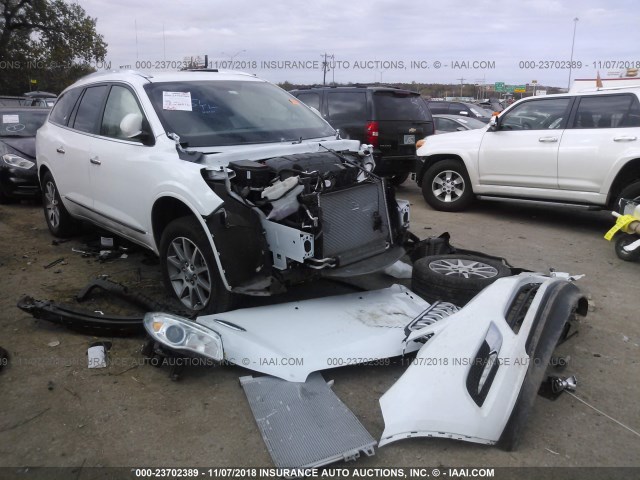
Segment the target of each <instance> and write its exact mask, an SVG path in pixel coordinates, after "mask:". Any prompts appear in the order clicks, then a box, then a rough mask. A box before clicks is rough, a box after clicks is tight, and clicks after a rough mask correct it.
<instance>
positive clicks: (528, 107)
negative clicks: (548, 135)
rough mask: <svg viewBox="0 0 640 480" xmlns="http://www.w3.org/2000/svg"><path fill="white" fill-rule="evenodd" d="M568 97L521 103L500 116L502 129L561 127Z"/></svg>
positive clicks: (565, 115) (564, 117)
mask: <svg viewBox="0 0 640 480" xmlns="http://www.w3.org/2000/svg"><path fill="white" fill-rule="evenodd" d="M570 101H571V99H570V98H549V99H546V100H533V101H528V102H524V103H521V104H519V105H517V106H516V107H514V108H512V109H511V110H509V111H508V112H507V113H505V114H503V115H502V116H501V117H500V125H501V128H502V129H503V130H545V129H557V128H562V125H563V124H564V123H565V120H566V117H567V107H568V106H569V102H570Z"/></svg>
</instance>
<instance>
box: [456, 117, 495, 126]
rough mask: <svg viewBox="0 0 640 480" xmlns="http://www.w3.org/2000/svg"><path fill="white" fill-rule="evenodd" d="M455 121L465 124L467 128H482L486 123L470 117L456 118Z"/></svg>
mask: <svg viewBox="0 0 640 480" xmlns="http://www.w3.org/2000/svg"><path fill="white" fill-rule="evenodd" d="M456 121H458V122H460V123H462V124H463V125H466V126H467V127H469V128H484V127H486V126H487V124H486V123H484V122H481V121H480V120H478V119H477V118H471V117H464V118H458V119H456Z"/></svg>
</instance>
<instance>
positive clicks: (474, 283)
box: [411, 254, 511, 307]
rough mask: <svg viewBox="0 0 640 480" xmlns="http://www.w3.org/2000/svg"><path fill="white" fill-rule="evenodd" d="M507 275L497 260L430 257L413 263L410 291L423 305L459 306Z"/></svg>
mask: <svg viewBox="0 0 640 480" xmlns="http://www.w3.org/2000/svg"><path fill="white" fill-rule="evenodd" d="M509 275H511V270H510V269H509V267H507V266H506V265H504V264H503V263H502V262H500V261H498V260H493V259H489V258H483V257H479V256H475V255H456V254H452V255H432V256H429V257H423V258H421V259H419V260H417V261H416V262H415V263H414V264H413V275H412V278H411V289H412V290H413V291H414V292H415V293H416V294H418V295H420V296H421V297H422V298H424V299H425V300H426V301H427V302H429V303H433V302H435V301H437V300H441V301H444V302H450V303H453V304H454V305H457V306H459V307H462V306H464V305H466V304H467V303H468V302H469V300H471V299H472V298H473V297H475V296H476V294H477V293H478V292H480V291H481V290H482V289H484V288H485V287H487V286H489V285H491V284H492V283H493V282H495V281H496V280H497V279H499V278H502V277H507V276H509Z"/></svg>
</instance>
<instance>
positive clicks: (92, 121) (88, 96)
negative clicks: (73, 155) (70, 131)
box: [73, 85, 109, 133]
mask: <svg viewBox="0 0 640 480" xmlns="http://www.w3.org/2000/svg"><path fill="white" fill-rule="evenodd" d="M108 89H109V87H108V86H107V85H100V86H98V87H89V88H87V89H86V90H85V92H84V95H83V96H82V99H81V100H80V106H79V107H78V113H76V118H75V120H74V122H73V128H75V129H76V130H80V131H81V132H87V133H95V132H96V131H97V129H98V128H97V127H98V122H99V120H100V114H101V113H102V102H103V101H104V96H105V95H106V94H107V90H108Z"/></svg>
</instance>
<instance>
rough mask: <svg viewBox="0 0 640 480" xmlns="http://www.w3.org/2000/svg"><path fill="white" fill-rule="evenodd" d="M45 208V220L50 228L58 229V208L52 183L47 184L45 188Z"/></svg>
mask: <svg viewBox="0 0 640 480" xmlns="http://www.w3.org/2000/svg"><path fill="white" fill-rule="evenodd" d="M44 196H45V208H46V209H47V220H48V221H49V225H51V227H52V228H54V229H55V228H58V226H59V225H60V207H59V206H58V199H57V198H56V197H57V193H56V186H55V184H54V183H53V182H47V184H46V186H45V192H44Z"/></svg>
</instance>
